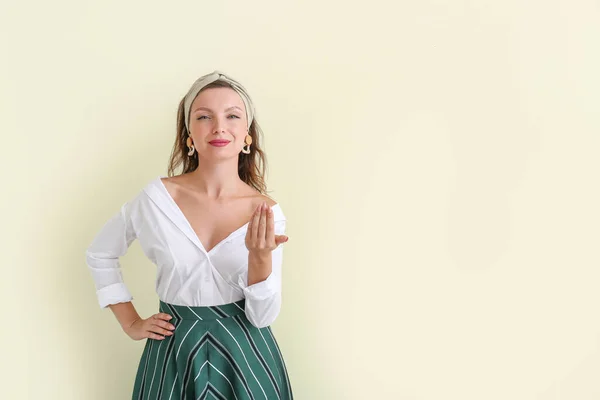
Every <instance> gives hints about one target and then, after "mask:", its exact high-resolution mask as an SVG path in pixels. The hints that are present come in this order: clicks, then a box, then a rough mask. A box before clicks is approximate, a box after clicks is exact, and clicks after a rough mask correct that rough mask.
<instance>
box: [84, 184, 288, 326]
mask: <svg viewBox="0 0 600 400" xmlns="http://www.w3.org/2000/svg"><path fill="white" fill-rule="evenodd" d="M271 208H272V210H273V216H274V222H275V234H276V235H283V234H284V233H285V224H286V218H285V215H284V214H283V211H282V210H281V207H280V206H279V204H275V205H274V206H272V207H271ZM247 228H248V223H246V224H245V225H243V226H241V227H239V228H238V229H236V230H235V231H233V232H231V234H229V236H227V237H226V238H225V239H223V240H222V241H221V242H219V243H218V244H217V245H216V246H215V247H213V248H212V249H211V250H210V251H208V252H207V251H206V250H205V249H204V247H203V245H202V243H201V242H200V240H199V239H198V236H197V235H196V233H195V232H194V230H193V229H192V227H191V225H190V223H189V221H188V220H187V219H186V217H185V216H184V214H183V212H182V211H181V209H180V208H179V206H178V205H177V203H175V200H173V198H172V197H171V195H170V194H169V192H168V191H167V189H166V187H165V186H164V184H163V182H162V180H161V177H160V176H159V177H157V178H155V179H153V180H152V181H150V182H149V183H148V184H147V185H146V186H145V187H144V188H143V189H142V190H141V191H140V192H139V193H138V194H137V196H135V197H134V198H133V199H131V200H130V201H128V202H126V203H125V204H123V206H122V207H121V209H120V211H119V212H118V213H116V214H115V215H114V216H113V217H112V218H111V219H110V220H108V222H106V223H105V224H104V226H103V227H102V229H101V230H100V231H99V232H98V233H97V234H96V237H95V238H94V240H93V241H92V243H91V244H90V246H89V247H88V248H87V250H86V262H87V265H88V267H89V269H90V270H91V273H92V277H93V280H94V283H95V286H96V294H97V297H98V302H99V304H100V307H102V308H104V307H106V306H108V305H109V304H116V303H122V302H128V301H131V300H133V297H132V295H131V294H130V292H129V290H128V289H127V286H126V284H125V283H124V282H123V276H122V272H121V265H120V262H119V257H121V256H123V255H125V253H126V252H127V250H128V248H129V246H130V245H131V243H132V242H133V241H134V240H135V239H138V240H139V243H140V245H141V248H142V250H143V252H144V254H145V255H146V256H147V257H148V259H150V261H152V263H154V264H155V265H156V267H157V278H156V292H157V294H158V297H159V299H160V300H162V301H164V302H166V303H170V304H176V305H183V306H213V305H221V304H227V303H232V302H235V301H238V300H241V299H244V298H245V299H246V301H245V310H246V311H245V313H246V316H247V317H248V320H250V322H251V323H252V324H253V325H254V326H256V327H259V328H261V327H265V326H268V325H270V324H272V323H273V321H274V320H275V318H276V317H277V315H278V314H279V310H280V307H281V264H282V255H283V244H280V245H279V246H278V247H277V248H276V249H275V250H273V252H272V260H273V270H272V272H271V274H270V275H269V276H268V278H267V279H266V280H264V281H262V282H258V283H255V284H253V285H250V286H248V285H247V282H248V249H247V248H246V245H245V235H246V231H247Z"/></svg>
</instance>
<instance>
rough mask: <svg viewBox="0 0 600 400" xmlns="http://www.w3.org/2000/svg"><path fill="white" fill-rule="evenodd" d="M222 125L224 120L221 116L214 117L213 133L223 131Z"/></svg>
mask: <svg viewBox="0 0 600 400" xmlns="http://www.w3.org/2000/svg"><path fill="white" fill-rule="evenodd" d="M224 126H225V122H224V121H223V120H222V119H221V118H215V128H214V133H221V132H225V129H224V128H223V127H224Z"/></svg>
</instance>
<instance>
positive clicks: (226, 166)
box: [188, 159, 243, 199]
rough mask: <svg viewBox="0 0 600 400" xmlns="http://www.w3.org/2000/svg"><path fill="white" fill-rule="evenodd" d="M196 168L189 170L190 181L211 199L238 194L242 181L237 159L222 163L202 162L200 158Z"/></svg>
mask: <svg viewBox="0 0 600 400" xmlns="http://www.w3.org/2000/svg"><path fill="white" fill-rule="evenodd" d="M199 161H200V163H199V165H198V168H196V170H194V171H192V172H190V173H189V174H188V175H189V179H190V183H191V184H192V185H194V187H195V188H196V189H197V190H198V191H199V192H200V193H203V194H205V195H206V196H207V197H209V198H212V199H219V198H223V197H233V196H235V194H239V191H240V185H241V184H243V181H242V180H241V179H240V177H239V174H238V165H237V159H234V160H228V161H226V162H222V163H215V162H204V163H202V159H200V160H199Z"/></svg>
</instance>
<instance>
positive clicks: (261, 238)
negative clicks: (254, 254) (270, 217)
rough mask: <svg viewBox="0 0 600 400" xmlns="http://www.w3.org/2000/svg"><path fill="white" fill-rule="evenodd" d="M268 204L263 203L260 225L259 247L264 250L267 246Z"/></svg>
mask: <svg viewBox="0 0 600 400" xmlns="http://www.w3.org/2000/svg"><path fill="white" fill-rule="evenodd" d="M267 212H268V211H267V203H263V204H262V207H261V208H260V221H259V223H258V245H259V247H260V248H263V247H264V245H265V239H266V233H267Z"/></svg>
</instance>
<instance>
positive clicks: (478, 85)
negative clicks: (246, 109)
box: [0, 0, 600, 400]
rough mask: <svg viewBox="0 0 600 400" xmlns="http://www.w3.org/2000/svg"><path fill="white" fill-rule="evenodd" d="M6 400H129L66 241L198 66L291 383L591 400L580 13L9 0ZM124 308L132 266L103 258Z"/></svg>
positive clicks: (593, 168) (131, 191) (170, 129)
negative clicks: (244, 189) (216, 112)
mask: <svg viewBox="0 0 600 400" xmlns="http://www.w3.org/2000/svg"><path fill="white" fill-rule="evenodd" d="M0 27H1V28H0V33H1V35H0V41H1V43H2V63H1V64H0V68H2V71H1V72H2V73H1V75H0V79H1V87H2V89H1V91H0V93H1V94H0V96H1V97H0V99H1V103H0V106H1V107H0V109H1V110H2V111H1V112H2V117H1V120H0V123H1V127H0V131H1V133H2V139H1V143H0V148H1V149H2V150H1V152H2V154H1V160H2V164H3V165H2V172H3V179H2V180H3V183H4V185H3V188H4V189H3V190H2V211H3V213H2V222H1V226H2V228H1V229H2V241H1V243H2V279H1V280H0V285H1V287H0V289H1V293H2V303H1V304H2V328H1V329H0V332H1V335H2V338H1V343H2V348H1V353H0V360H1V363H2V371H1V374H0V376H1V379H2V382H1V390H2V393H1V394H0V397H2V398H3V399H42V398H43V399H60V400H70V399H77V400H81V399H86V400H95V399H111V400H112V399H128V398H129V396H130V390H131V387H132V384H133V379H134V374H135V370H136V367H137V363H138V360H139V356H140V354H141V351H142V347H143V342H134V341H131V340H130V339H129V338H128V337H127V336H126V335H125V334H124V333H122V332H121V330H120V329H119V327H118V325H117V322H116V320H115V319H114V317H113V315H112V313H111V312H110V311H108V310H103V311H102V310H100V309H99V307H98V305H97V302H96V297H95V293H94V288H93V283H92V280H91V275H90V274H89V272H88V270H87V267H86V265H85V258H84V251H85V248H86V246H87V245H88V244H89V243H90V241H91V240H92V238H93V235H94V234H95V233H96V232H97V230H98V229H99V228H100V227H101V226H102V224H103V223H104V222H105V221H106V220H107V219H108V218H109V217H110V216H111V215H113V213H115V212H116V211H117V210H118V208H119V207H120V205H121V204H122V203H123V202H124V201H126V200H128V199H130V198H131V197H132V196H133V195H135V194H136V193H137V192H138V191H139V190H140V189H141V187H142V186H143V185H145V184H146V183H147V182H148V181H149V179H152V178H154V177H156V176H157V175H160V174H165V173H166V163H167V159H168V155H169V153H170V150H171V146H172V143H173V138H174V131H175V129H174V128H175V112H176V107H177V104H178V102H179V100H180V99H181V97H182V96H183V95H184V94H185V92H186V91H187V89H188V87H189V85H190V84H191V83H192V82H193V81H194V80H195V79H196V78H197V77H198V76H200V75H202V74H205V73H208V72H211V71H212V70H214V69H219V70H222V71H224V72H226V73H229V74H231V75H232V76H233V77H235V78H236V79H238V80H240V81H241V82H242V83H243V84H244V85H245V86H246V87H247V88H248V90H249V91H250V93H251V95H252V96H253V98H254V100H255V102H256V105H257V108H258V116H257V118H258V120H259V122H260V123H261V124H262V127H263V128H264V132H265V140H266V150H267V153H268V157H269V165H270V169H269V175H268V182H269V185H270V189H271V190H272V192H271V195H272V196H273V197H274V198H275V199H276V200H278V201H279V202H280V203H281V204H282V207H283V209H284V212H285V213H286V215H287V217H288V234H289V236H290V242H289V243H288V244H287V245H286V257H285V261H284V290H285V293H284V307H283V310H282V314H281V316H280V317H279V319H278V320H277V321H276V323H275V325H274V326H273V328H274V330H275V332H276V335H277V337H278V339H279V341H280V344H281V347H282V350H283V352H284V355H285V358H286V361H287V364H288V368H289V373H290V376H291V378H292V380H293V385H294V390H295V394H296V397H297V398H298V399H300V400H304V399H342V400H346V399H348V400H354V399H360V400H363V399H364V400H370V399H401V400H454V399H456V400H507V399H510V400H559V399H560V400H592V399H600V378H599V376H600V349H599V344H600V313H599V308H600V291H599V290H598V286H599V282H600V272H599V270H598V267H599V261H600V255H599V247H598V243H599V241H600V228H599V227H600V211H599V208H598V204H600V190H599V188H598V171H599V170H600V158H599V157H598V154H599V149H600V138H599V134H600V132H599V130H600V119H599V114H598V112H599V106H600V95H599V93H600V79H599V74H598V71H600V56H599V46H598V43H599V39H600V6H599V5H598V2H596V1H591V0H589V1H571V2H569V1H567V0H562V1H550V2H548V1H541V0H536V1H526V2H523V1H491V0H486V1H477V2H459V1H452V2H451V1H418V2H417V1H413V2H397V1H389V2H383V1H369V2H365V3H352V2H348V1H344V2H342V1H337V2H332V1H303V2H293V3H292V2H280V1H268V2H265V1H263V2H257V1H251V2H247V1H246V2H220V1H212V2H206V1H186V2H177V1H174V2H164V1H161V2H157V1H154V2H148V1H109V2H107V1H104V2H81V1H54V2H43V1H35V2H10V3H8V2H6V3H4V4H3V5H2V6H1V12H0ZM123 266H124V274H125V279H126V282H127V283H128V285H129V287H130V289H131V291H132V292H133V294H134V296H135V298H136V300H135V305H136V307H137V308H138V310H139V311H140V313H141V314H142V315H146V316H147V315H150V314H151V313H154V312H155V311H156V305H157V298H156V295H155V293H154V288H153V285H154V277H155V275H154V273H155V270H154V268H153V266H152V264H151V263H150V262H149V261H148V260H147V259H145V258H144V256H143V254H142V252H141V249H140V248H139V245H138V244H137V242H134V244H133V245H132V247H131V249H130V252H129V253H128V254H127V255H126V256H125V257H124V258H123Z"/></svg>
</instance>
